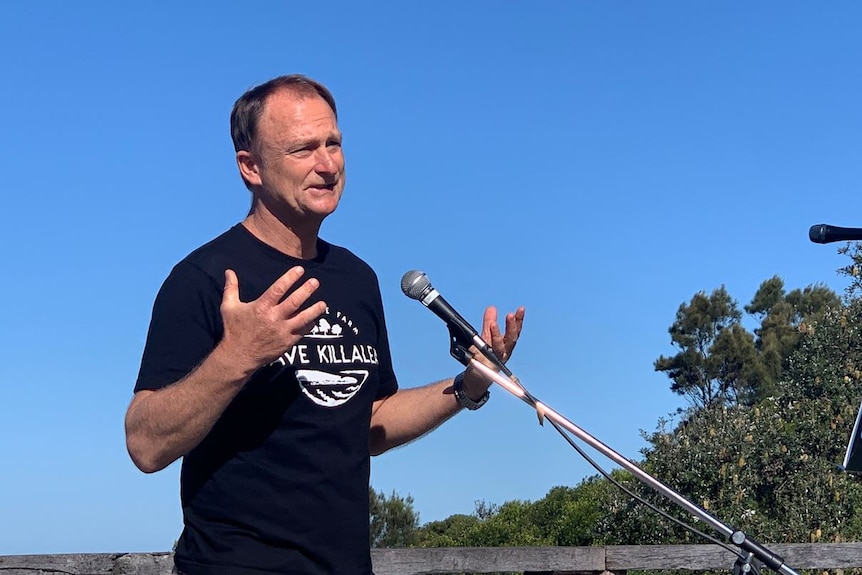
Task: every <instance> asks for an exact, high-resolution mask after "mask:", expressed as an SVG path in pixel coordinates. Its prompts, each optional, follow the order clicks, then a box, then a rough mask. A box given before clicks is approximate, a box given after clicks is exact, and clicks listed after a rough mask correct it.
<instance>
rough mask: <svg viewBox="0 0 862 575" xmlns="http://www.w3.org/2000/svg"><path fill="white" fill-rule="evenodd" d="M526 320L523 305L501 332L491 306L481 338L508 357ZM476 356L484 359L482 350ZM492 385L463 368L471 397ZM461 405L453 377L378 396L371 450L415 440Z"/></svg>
mask: <svg viewBox="0 0 862 575" xmlns="http://www.w3.org/2000/svg"><path fill="white" fill-rule="evenodd" d="M523 324H524V308H523V307H521V308H518V310H517V311H516V312H514V313H509V314H507V315H506V331H505V333H501V332H500V327H499V325H498V324H497V310H496V308H494V307H489V308H488V309H486V310H485V315H484V316H483V318H482V339H483V340H485V341H486V342H487V343H488V344H489V345H490V346H491V347H492V348H493V349H494V353H496V354H497V357H499V358H500V359H502V360H503V361H506V360H508V359H509V357H510V356H511V355H512V350H513V349H514V348H515V344H516V343H517V342H518V337H519V336H520V334H521V328H522V326H523ZM476 358H477V359H480V360H481V359H483V358H482V356H481V354H479V353H477V354H476ZM486 363H487V361H486ZM490 385H491V382H490V381H488V380H487V379H486V378H485V377H484V376H482V375H481V374H479V373H476V372H475V371H474V370H472V369H470V368H468V369H467V370H466V371H465V372H464V379H463V390H464V393H465V394H466V396H467V397H468V398H469V399H471V400H473V401H478V400H479V399H480V398H481V397H482V396H483V395H485V392H486V391H487V390H488V387H490ZM461 409H462V408H461V406H460V404H459V402H458V401H457V399H456V398H455V394H454V384H453V380H452V379H446V380H443V381H438V382H437V383H432V384H429V385H426V386H423V387H416V388H412V389H399V390H398V391H396V392H395V393H394V394H392V395H390V396H389V397H385V398H383V399H378V400H377V401H375V402H374V405H373V406H372V412H371V435H370V437H369V440H368V442H369V448H370V450H371V454H372V455H379V454H381V453H383V452H384V451H387V450H388V449H392V448H393V447H397V446H399V445H403V444H405V443H408V442H410V441H413V440H414V439H417V438H419V437H421V436H422V435H424V434H426V433H428V432H429V431H431V430H433V429H435V428H436V427H437V426H438V425H440V424H441V423H443V422H444V421H446V420H447V419H449V418H450V417H452V416H453V415H455V414H456V413H458V412H459V411H460V410H461Z"/></svg>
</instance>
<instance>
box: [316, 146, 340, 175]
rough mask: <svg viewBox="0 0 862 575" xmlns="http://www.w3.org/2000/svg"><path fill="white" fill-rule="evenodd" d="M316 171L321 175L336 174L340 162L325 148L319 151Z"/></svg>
mask: <svg viewBox="0 0 862 575" xmlns="http://www.w3.org/2000/svg"><path fill="white" fill-rule="evenodd" d="M314 170H315V171H316V172H317V173H319V174H334V173H336V172H338V162H337V161H336V157H335V154H334V153H332V152H330V151H329V150H328V149H327V148H325V147H323V148H320V149H319V150H317V163H316V164H315V165H314Z"/></svg>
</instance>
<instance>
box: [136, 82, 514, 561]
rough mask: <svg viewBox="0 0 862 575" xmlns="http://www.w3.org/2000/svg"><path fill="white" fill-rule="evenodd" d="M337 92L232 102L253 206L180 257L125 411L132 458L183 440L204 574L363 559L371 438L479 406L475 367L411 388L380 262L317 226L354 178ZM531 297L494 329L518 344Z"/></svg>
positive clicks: (379, 449)
mask: <svg viewBox="0 0 862 575" xmlns="http://www.w3.org/2000/svg"><path fill="white" fill-rule="evenodd" d="M336 114H337V113H336V106H335V102H334V100H333V98H332V95H331V94H330V93H329V91H328V90H327V89H326V88H325V87H324V86H322V85H321V84H319V83H317V82H315V81H313V80H311V79H309V78H306V77H304V76H299V75H292V76H283V77H279V78H276V79H274V80H271V81H269V82H267V83H265V84H262V85H260V86H258V87H256V88H253V89H251V90H249V91H248V92H246V94H244V95H243V96H242V97H241V98H240V99H239V100H237V102H236V104H235V105H234V109H233V111H232V113H231V135H232V137H233V141H234V147H235V148H236V162H237V166H238V167H239V172H240V175H241V177H242V179H243V181H244V182H245V184H246V186H247V187H248V188H249V190H251V192H252V207H251V210H250V212H249V214H248V216H247V217H246V218H245V220H243V221H242V222H241V223H240V224H237V225H236V226H234V227H233V228H231V229H230V230H228V231H227V232H225V233H224V234H222V235H221V236H219V237H218V238H216V239H214V240H212V241H211V242H209V243H208V244H206V245H204V246H202V247H200V248H198V249H197V250H195V251H194V252H192V253H191V254H190V255H189V256H187V257H186V258H185V259H184V260H182V261H181V262H180V263H179V264H177V265H176V266H175V267H174V269H173V270H172V271H171V273H170V275H169V277H168V278H167V279H166V280H165V282H164V284H163V285H162V288H161V290H160V291H159V294H158V296H157V298H156V301H155V304H154V307H153V316H152V320H151V323H150V328H149V333H148V336H147V344H146V348H145V350H144V354H143V358H142V361H141V368H140V372H139V375H138V380H137V383H136V385H135V395H134V398H133V399H132V402H131V404H130V406H129V409H128V412H127V414H126V442H127V446H128V450H129V454H130V455H131V458H132V460H133V461H134V462H135V465H137V466H138V467H139V468H140V469H141V470H142V471H145V472H147V473H152V472H155V471H158V470H160V469H163V468H164V467H166V466H168V465H169V464H171V463H172V462H173V461H175V460H176V459H178V458H180V457H182V458H183V465H182V470H181V481H180V483H181V485H180V491H181V499H182V506H183V518H184V523H185V528H184V530H183V533H182V535H181V537H180V540H179V542H178V545H177V549H176V555H175V560H176V565H177V569H178V570H179V571H180V572H183V573H186V574H189V575H204V574H214V573H219V574H225V573H230V574H239V575H263V574H274V573H280V574H287V573H290V574H323V573H327V574H336V573H338V574H354V573H355V574H368V573H371V560H370V550H369V532H368V528H369V526H368V480H369V469H370V457H369V456H370V455H376V454H379V453H383V452H384V451H386V450H387V449H391V448H392V447H395V446H397V445H401V444H403V443H405V442H408V441H410V440H412V439H415V438H417V437H419V436H421V435H422V434H424V433H426V432H428V431H430V430H432V429H434V428H435V427H436V426H438V425H439V424H441V423H442V422H443V421H445V420H446V419H448V418H449V417H451V416H452V415H454V414H455V413H456V412H458V411H459V410H460V409H461V408H462V407H470V408H476V407H477V406H479V405H481V403H483V400H484V398H487V388H488V386H489V383H488V382H487V381H486V380H484V378H483V377H482V376H481V375H479V374H476V373H472V371H471V370H467V371H466V372H465V373H463V374H461V375H459V376H458V377H456V378H455V379H454V380H451V379H450V380H445V381H441V382H438V383H435V384H431V385H427V386H425V387H420V388H414V389H399V387H398V384H397V381H396V378H395V374H394V373H393V370H392V362H391V359H390V355H389V345H388V339H387V334H386V325H385V321H384V316H383V305H382V302H381V297H380V290H379V286H378V283H377V277H376V275H375V274H374V272H373V271H372V270H371V268H370V267H368V265H367V264H365V263H364V262H363V261H362V260H360V259H359V258H357V257H356V256H354V255H353V254H352V253H350V252H349V251H348V250H346V249H344V248H341V247H338V246H334V245H331V244H328V243H327V242H325V241H323V240H321V239H320V238H319V237H318V232H319V230H320V226H321V223H322V222H323V220H324V219H325V218H326V216H328V215H329V214H331V213H332V212H333V211H334V210H335V209H336V207H337V206H338V202H339V199H340V198H341V194H342V191H343V189H344V182H345V175H344V155H343V153H342V147H341V142H342V135H341V132H340V131H339V129H338V124H337V115H336ZM523 319H524V310H523V308H520V309H519V310H518V311H517V312H515V313H510V314H508V315H507V317H506V329H505V333H504V334H501V333H500V329H499V327H498V326H497V315H496V311H495V309H494V308H488V309H487V310H486V311H485V315H484V318H483V337H484V339H485V341H487V342H489V343H490V344H491V345H492V347H493V348H494V350H495V351H496V353H497V354H498V355H499V356H501V357H502V358H507V357H508V356H509V355H510V354H511V352H512V349H513V348H514V346H515V343H516V341H517V339H518V335H519V334H520V331H521V326H522V323H523Z"/></svg>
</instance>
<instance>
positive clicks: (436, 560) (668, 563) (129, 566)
mask: <svg viewBox="0 0 862 575" xmlns="http://www.w3.org/2000/svg"><path fill="white" fill-rule="evenodd" d="M768 547H769V549H770V550H771V551H773V552H774V553H777V554H778V555H780V556H781V557H783V558H784V561H785V563H786V564H787V565H788V566H790V567H792V568H793V569H796V570H799V569H818V570H823V569H854V568H862V542H860V543H784V544H770V545H768ZM371 555H372V559H373V561H374V572H375V574H376V575H434V574H446V573H498V572H523V573H526V574H535V575H539V574H541V575H563V574H567V573H575V572H577V573H578V575H582V574H583V575H586V574H589V573H596V574H600V573H606V572H610V573H616V574H621V573H625V572H626V571H628V570H633V569H652V570H661V569H686V570H691V571H721V570H731V569H732V568H733V564H734V562H735V561H736V556H735V555H733V554H732V553H730V552H729V551H727V550H726V549H724V548H722V547H719V546H718V545H614V546H606V547H601V546H596V547H434V548H415V547H410V548H403V549H373V550H372V552H371ZM173 565H174V560H173V555H171V554H170V553H85V554H81V553H79V554H67V555H0V574H2V575H170V573H171V570H172V569H173ZM764 572H767V571H766V569H764Z"/></svg>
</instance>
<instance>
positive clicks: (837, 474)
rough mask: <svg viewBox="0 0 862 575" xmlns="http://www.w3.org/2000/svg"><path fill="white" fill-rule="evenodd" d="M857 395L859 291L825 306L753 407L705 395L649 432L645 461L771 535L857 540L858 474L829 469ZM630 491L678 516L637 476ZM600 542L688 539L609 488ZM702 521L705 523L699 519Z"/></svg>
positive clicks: (722, 515) (723, 513)
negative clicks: (710, 400)
mask: <svg viewBox="0 0 862 575" xmlns="http://www.w3.org/2000/svg"><path fill="white" fill-rule="evenodd" d="M860 394H862V301H860V300H858V299H857V300H848V302H847V304H846V306H839V307H838V308H832V309H828V310H827V311H825V312H824V313H822V314H821V315H820V317H819V319H818V320H816V321H814V322H812V323H811V324H810V325H809V326H808V327H807V328H806V329H805V330H804V336H803V337H802V338H801V339H800V341H799V342H798V346H797V348H796V350H795V351H794V352H793V353H792V354H791V355H790V357H789V358H787V360H786V362H785V369H784V371H783V375H782V378H781V380H780V381H779V382H778V385H777V386H776V392H775V394H773V395H772V396H770V397H767V398H765V399H763V400H761V401H760V402H759V403H757V404H756V405H744V404H737V405H721V404H713V405H710V406H708V407H705V408H703V409H699V410H693V411H690V412H688V413H687V414H686V415H687V418H686V420H685V421H683V422H682V423H680V424H679V425H677V426H676V427H674V428H672V429H669V427H670V426H669V425H660V426H659V428H658V430H657V431H656V432H654V433H652V434H649V435H647V440H648V442H649V447H648V448H647V449H646V450H645V451H644V455H645V457H644V460H643V462H642V467H643V468H644V469H645V470H646V471H648V472H649V473H650V474H652V475H653V476H654V477H656V478H658V479H660V480H661V481H663V482H665V483H666V484H668V485H669V486H670V487H672V488H673V489H674V490H676V491H677V492H678V493H680V494H682V495H683V496H684V497H686V498H687V499H689V500H690V501H692V502H694V503H695V504H697V505H699V506H700V507H702V508H704V509H706V510H707V511H709V512H710V513H712V514H713V515H714V516H715V517H717V518H719V519H720V520H722V521H723V522H725V523H727V524H729V525H731V526H733V527H736V528H739V529H743V530H744V531H746V532H747V533H749V534H750V535H752V536H753V537H755V538H757V539H760V540H762V541H771V542H808V541H847V540H859V539H860V538H862V484H860V482H859V480H858V479H857V478H855V477H853V476H851V475H849V474H847V473H843V472H841V471H840V469H839V468H838V467H837V465H838V464H840V462H841V461H842V458H843V455H844V450H845V447H846V445H847V441H848V439H849V437H850V433H851V430H852V426H853V423H854V419H855V415H856V411H857V409H858V407H859V397H860ZM626 482H627V484H628V485H629V486H630V487H631V488H632V489H634V490H636V491H639V492H641V493H643V495H644V497H645V498H646V499H648V500H652V501H656V502H658V503H659V504H660V506H661V507H663V508H665V509H667V510H668V511H669V512H670V513H671V514H673V515H675V516H677V517H678V518H680V519H685V520H687V521H689V522H690V519H691V518H690V517H686V516H685V514H683V513H682V512H681V511H680V510H679V509H677V508H676V507H675V506H673V505H672V504H670V503H669V502H667V501H663V499H662V498H661V497H660V496H658V495H657V494H655V493H653V492H652V491H651V490H649V489H648V488H646V487H644V486H642V485H639V484H638V482H636V481H635V480H634V479H633V478H628V479H627V480H626ZM605 511H606V513H607V514H608V515H607V516H606V517H605V518H604V519H603V520H602V521H600V522H599V526H600V533H599V534H598V540H599V541H601V542H604V543H629V544H631V543H672V542H685V541H690V540H692V536H691V535H690V534H688V533H687V532H685V531H684V530H683V529H681V528H679V527H676V526H674V525H673V524H672V523H670V522H668V521H666V520H663V519H662V518H660V517H658V516H656V515H655V514H654V513H652V512H649V511H647V510H645V509H644V508H643V506H641V505H638V504H636V503H634V502H632V500H631V498H629V497H627V496H624V495H622V494H619V493H617V494H616V495H612V496H611V498H610V499H609V501H608V506H607V507H606V508H605ZM701 525H702V524H701Z"/></svg>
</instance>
